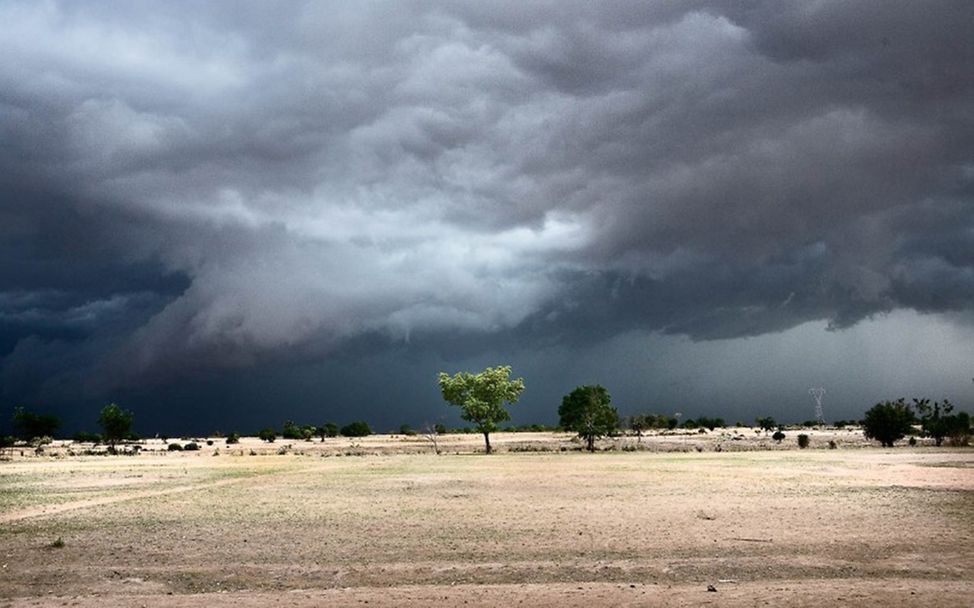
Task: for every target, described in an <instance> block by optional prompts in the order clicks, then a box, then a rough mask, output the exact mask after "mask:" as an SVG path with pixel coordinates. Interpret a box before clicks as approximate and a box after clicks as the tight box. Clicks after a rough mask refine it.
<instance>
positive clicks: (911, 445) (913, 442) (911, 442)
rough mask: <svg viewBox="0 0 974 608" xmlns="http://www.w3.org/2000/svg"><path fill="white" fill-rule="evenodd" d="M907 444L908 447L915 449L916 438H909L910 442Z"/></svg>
mask: <svg viewBox="0 0 974 608" xmlns="http://www.w3.org/2000/svg"><path fill="white" fill-rule="evenodd" d="M907 443H909V444H910V447H916V444H917V438H916V437H910V440H909V441H908V442H907Z"/></svg>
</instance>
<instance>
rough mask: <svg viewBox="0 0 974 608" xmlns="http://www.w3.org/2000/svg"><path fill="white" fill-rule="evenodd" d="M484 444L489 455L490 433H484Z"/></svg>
mask: <svg viewBox="0 0 974 608" xmlns="http://www.w3.org/2000/svg"><path fill="white" fill-rule="evenodd" d="M484 443H485V444H487V453H488V454H490V433H488V432H487V431H484Z"/></svg>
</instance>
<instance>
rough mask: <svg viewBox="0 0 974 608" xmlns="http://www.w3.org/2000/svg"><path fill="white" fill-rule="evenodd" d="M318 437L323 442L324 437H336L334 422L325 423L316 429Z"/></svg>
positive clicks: (336, 428)
mask: <svg viewBox="0 0 974 608" xmlns="http://www.w3.org/2000/svg"><path fill="white" fill-rule="evenodd" d="M317 434H318V436H319V437H321V440H322V441H324V440H325V437H338V425H337V424H335V423H334V422H326V423H324V424H323V425H321V426H319V427H318V433H317Z"/></svg>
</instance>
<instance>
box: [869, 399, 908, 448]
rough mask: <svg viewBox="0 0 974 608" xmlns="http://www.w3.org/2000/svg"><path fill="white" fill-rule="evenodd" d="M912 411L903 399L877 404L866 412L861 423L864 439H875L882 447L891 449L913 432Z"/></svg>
mask: <svg viewBox="0 0 974 608" xmlns="http://www.w3.org/2000/svg"><path fill="white" fill-rule="evenodd" d="M913 421H914V416H913V410H912V409H910V406H909V405H907V404H906V400H905V399H899V400H897V401H884V402H882V403H877V404H876V405H874V406H873V407H871V408H870V409H869V410H868V411H867V412H866V417H865V419H863V421H862V430H863V434H864V435H865V436H866V439H875V440H876V441H878V442H880V443H881V444H882V445H883V447H890V448H891V447H893V443H894V442H896V441H899V440H900V439H903V438H904V437H906V435H907V434H908V433H910V432H911V431H913Z"/></svg>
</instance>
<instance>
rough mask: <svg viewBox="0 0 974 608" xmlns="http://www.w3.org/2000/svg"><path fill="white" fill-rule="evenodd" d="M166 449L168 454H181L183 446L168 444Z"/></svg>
mask: <svg viewBox="0 0 974 608" xmlns="http://www.w3.org/2000/svg"><path fill="white" fill-rule="evenodd" d="M166 449H167V450H168V451H170V452H182V451H183V446H182V444H180V443H170V444H169V446H168V447H167V448H166Z"/></svg>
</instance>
